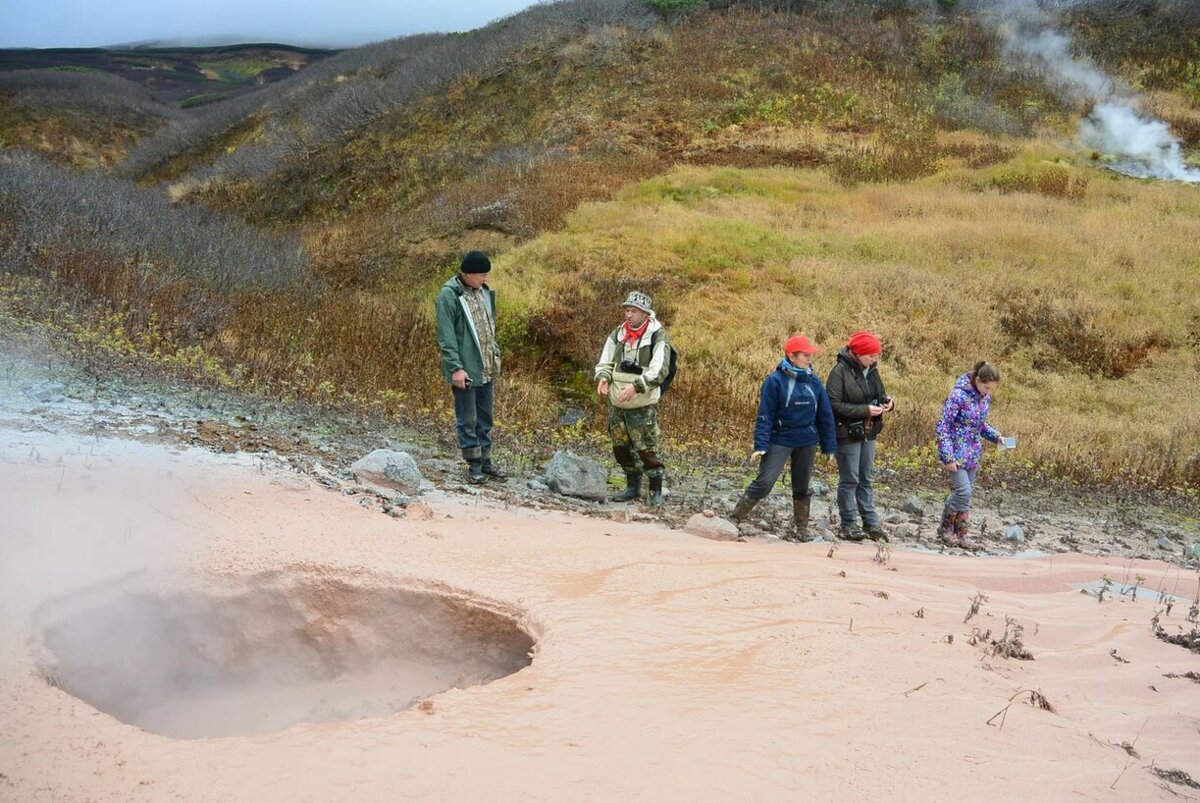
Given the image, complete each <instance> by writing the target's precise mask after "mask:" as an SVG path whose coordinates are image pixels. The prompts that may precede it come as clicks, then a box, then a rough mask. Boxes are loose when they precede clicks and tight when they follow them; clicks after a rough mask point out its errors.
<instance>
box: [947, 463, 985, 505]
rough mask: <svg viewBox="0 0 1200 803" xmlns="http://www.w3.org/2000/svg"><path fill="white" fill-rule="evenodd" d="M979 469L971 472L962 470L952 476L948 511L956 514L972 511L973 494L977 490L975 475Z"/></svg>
mask: <svg viewBox="0 0 1200 803" xmlns="http://www.w3.org/2000/svg"><path fill="white" fill-rule="evenodd" d="M978 471H979V469H977V468H973V469H970V470H969V471H968V470H967V469H965V468H960V469H959V470H958V471H956V472H954V473H953V474H951V475H950V496H949V497H948V498H947V499H946V507H947V509H949V510H951V511H953V512H955V513H963V512H965V511H968V510H970V509H971V493H972V492H973V491H974V490H975V474H976V473H978Z"/></svg>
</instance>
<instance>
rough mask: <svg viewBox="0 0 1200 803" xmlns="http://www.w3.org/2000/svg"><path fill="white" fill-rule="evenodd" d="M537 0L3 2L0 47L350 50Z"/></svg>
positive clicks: (493, 15)
mask: <svg viewBox="0 0 1200 803" xmlns="http://www.w3.org/2000/svg"><path fill="white" fill-rule="evenodd" d="M533 4H534V3H533V0H442V2H438V0H423V1H422V0H390V1H389V0H181V1H177V2H173V1H172V0H0V47H104V46H105V45H117V44H129V43H133V42H143V41H147V40H162V39H166V40H184V43H185V44H194V43H197V42H202V43H203V42H212V41H214V40H220V41H221V42H222V43H225V42H228V41H239V42H282V43H285V44H299V45H313V46H326V47H351V46H354V45H361V44H364V43H366V42H376V41H379V40H381V39H391V38H392V37H396V36H405V35H407V34H412V33H421V32H424V31H466V30H471V29H472V28H478V27H479V26H481V25H486V24H487V23H488V22H491V21H492V20H494V19H497V18H499V17H506V16H508V15H509V14H512V13H515V12H517V11H520V10H521V9H523V8H527V7H529V6H531V5H533Z"/></svg>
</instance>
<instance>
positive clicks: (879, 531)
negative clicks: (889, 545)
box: [863, 524, 888, 541]
mask: <svg viewBox="0 0 1200 803" xmlns="http://www.w3.org/2000/svg"><path fill="white" fill-rule="evenodd" d="M863 532H865V533H866V534H867V538H870V539H871V540H872V541H887V540H888V534H887V530H885V529H883V527H882V526H881V525H879V524H868V525H867V526H865V527H863Z"/></svg>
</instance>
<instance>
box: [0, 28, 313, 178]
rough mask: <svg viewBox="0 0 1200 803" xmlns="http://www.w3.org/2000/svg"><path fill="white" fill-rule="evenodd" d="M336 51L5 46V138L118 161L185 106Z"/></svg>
mask: <svg viewBox="0 0 1200 803" xmlns="http://www.w3.org/2000/svg"><path fill="white" fill-rule="evenodd" d="M332 53H333V51H326V50H311V49H305V48H298V47H291V46H288V45H272V44H247V45H231V46H226V47H209V48H202V47H187V48H160V47H146V48H140V47H139V48H130V49H125V50H112V49H102V48H48V49H37V50H30V49H18V48H10V49H0V144H2V145H3V147H5V148H27V149H31V150H35V151H37V152H39V153H41V154H42V155H44V156H45V157H47V158H50V159H53V160H54V161H56V162H58V163H60V164H67V165H71V166H74V167H94V166H97V165H105V166H110V165H113V164H116V163H117V162H120V161H122V160H123V159H124V158H125V157H126V155H127V153H128V151H129V149H130V148H131V147H132V146H133V145H134V144H135V143H136V142H137V141H138V140H139V139H141V138H143V137H145V136H146V135H148V134H151V133H153V132H155V131H158V130H159V129H161V128H162V127H163V126H164V125H166V124H167V123H169V122H172V121H178V120H182V119H186V117H187V114H186V113H185V112H184V111H182V110H189V109H194V108H196V107H200V106H204V105H206V104H210V103H219V102H222V101H228V100H229V99H231V98H235V97H240V96H244V95H247V94H251V93H256V92H259V91H261V90H262V88H263V87H267V86H270V85H271V84H274V83H276V82H278V81H282V80H284V79H286V78H290V77H291V76H293V75H295V74H297V73H298V72H300V71H301V70H303V69H305V68H306V67H308V66H309V65H310V64H313V63H316V62H318V61H320V60H321V59H324V58H327V57H329V56H330V55H332Z"/></svg>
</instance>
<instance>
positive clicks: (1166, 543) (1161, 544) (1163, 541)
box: [1157, 535, 1175, 552]
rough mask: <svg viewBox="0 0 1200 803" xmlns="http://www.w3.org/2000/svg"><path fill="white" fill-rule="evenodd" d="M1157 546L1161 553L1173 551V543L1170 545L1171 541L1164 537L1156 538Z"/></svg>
mask: <svg viewBox="0 0 1200 803" xmlns="http://www.w3.org/2000/svg"><path fill="white" fill-rule="evenodd" d="M1157 546H1158V548H1159V549H1161V550H1162V551H1163V552H1174V551H1175V545H1174V544H1173V543H1171V539H1170V538H1167V537H1166V536H1165V535H1160V536H1159V537H1158V543H1157Z"/></svg>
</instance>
